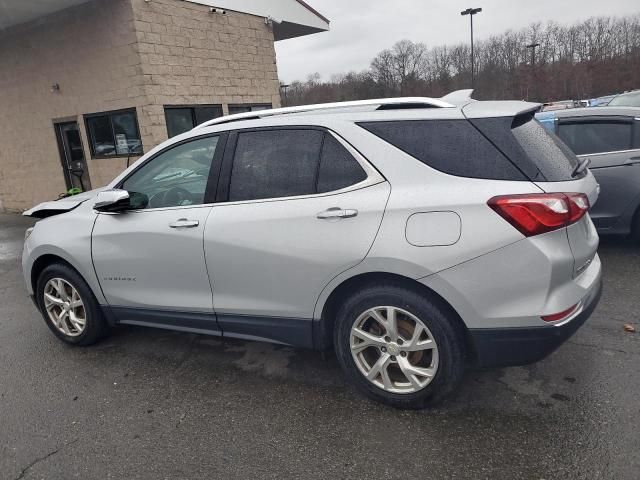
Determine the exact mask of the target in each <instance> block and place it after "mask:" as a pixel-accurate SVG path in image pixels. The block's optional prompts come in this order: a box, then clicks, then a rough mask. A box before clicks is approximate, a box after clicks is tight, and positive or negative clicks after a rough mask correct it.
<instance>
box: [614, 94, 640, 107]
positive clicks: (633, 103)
mask: <svg viewBox="0 0 640 480" xmlns="http://www.w3.org/2000/svg"><path fill="white" fill-rule="evenodd" d="M608 106H610V107H638V108H640V90H633V91H632V92H627V93H621V94H620V95H618V96H616V97H614V98H613V99H611V101H610V102H609V104H608Z"/></svg>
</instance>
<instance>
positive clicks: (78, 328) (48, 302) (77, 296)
mask: <svg viewBox="0 0 640 480" xmlns="http://www.w3.org/2000/svg"><path fill="white" fill-rule="evenodd" d="M36 295H37V297H36V298H37V301H38V306H39V307H40V311H41V313H42V316H43V317H44V320H45V322H46V323H47V325H48V327H49V328H50V329H51V331H52V332H53V333H54V334H55V335H56V336H57V337H58V338H60V339H61V340H63V341H65V342H67V343H70V344H72V345H91V344H93V343H95V342H97V341H98V340H100V339H101V338H102V337H104V336H105V335H106V334H107V333H108V326H107V323H106V321H105V319H104V316H103V314H102V311H101V310H100V307H99V305H98V302H97V301H96V299H95V297H94V296H93V293H92V292H91V289H90V288H89V285H87V283H86V282H85V281H84V279H83V278H82V277H81V276H80V275H79V274H78V273H77V272H76V271H75V270H73V269H72V268H70V267H68V266H67V265H63V264H53V265H50V266H48V267H47V268H45V269H44V270H43V271H42V273H41V274H40V277H39V278H38V284H37V288H36Z"/></svg>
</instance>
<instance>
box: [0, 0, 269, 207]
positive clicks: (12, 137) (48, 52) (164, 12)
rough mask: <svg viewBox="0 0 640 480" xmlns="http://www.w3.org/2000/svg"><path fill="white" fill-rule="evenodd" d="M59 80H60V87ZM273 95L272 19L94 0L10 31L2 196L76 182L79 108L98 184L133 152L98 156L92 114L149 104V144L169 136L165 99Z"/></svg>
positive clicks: (145, 130)
mask: <svg viewBox="0 0 640 480" xmlns="http://www.w3.org/2000/svg"><path fill="white" fill-rule="evenodd" d="M54 83H58V84H59V85H60V90H59V91H56V92H52V91H51V85H52V84H54ZM235 103H238V104H242V103H272V104H273V105H274V106H279V104H280V96H279V86H278V77H277V70H276V64H275V51H274V45H273V34H272V31H271V28H270V27H269V26H268V25H265V23H264V19H263V18H261V17H255V16H251V15H247V14H241V13H235V12H228V14H227V15H225V16H223V15H220V14H211V13H209V8H208V7H205V6H202V5H196V4H193V3H189V2H183V1H181V0H153V1H151V2H149V3H147V2H145V1H144V0H94V1H92V2H90V3H87V4H83V5H81V6H78V7H73V8H71V9H68V10H65V11H63V12H59V13H56V14H54V15H51V16H48V17H46V18H44V19H40V20H38V21H35V22H30V23H28V24H25V25H21V26H17V27H12V28H10V29H8V30H5V31H0V208H1V207H2V206H4V208H6V209H7V210H16V211H17V210H22V209H25V208H29V207H31V206H32V205H34V204H36V203H38V202H41V201H44V200H49V199H52V198H55V197H56V196H57V195H58V194H59V193H60V192H63V191H64V190H65V189H66V186H65V183H64V176H63V173H62V166H61V162H60V157H59V153H58V147H57V142H56V137H55V131H54V128H53V123H54V120H59V119H64V120H69V119H76V120H77V121H78V124H79V126H80V130H81V135H82V140H83V143H84V149H85V157H86V158H87V164H88V167H89V175H90V178H91V183H92V186H93V187H94V188H96V187H99V186H102V185H105V184H107V183H108V182H109V181H111V180H112V179H113V178H114V177H115V176H116V175H117V174H118V173H119V172H121V171H122V169H123V168H124V166H125V162H126V159H122V158H117V159H91V158H90V153H89V148H88V141H87V136H86V131H85V126H84V120H83V117H82V115H83V114H88V113H95V112H101V111H107V110H117V109H121V108H132V107H137V113H138V123H139V125H140V132H141V136H142V141H143V146H144V150H145V151H148V150H150V149H151V148H153V147H154V146H156V145H157V144H158V143H160V142H162V141H164V140H166V138H167V132H166V124H165V117H164V108H163V106H164V105H180V104H221V105H223V109H224V111H225V113H226V112H227V111H228V108H227V106H228V105H229V104H235Z"/></svg>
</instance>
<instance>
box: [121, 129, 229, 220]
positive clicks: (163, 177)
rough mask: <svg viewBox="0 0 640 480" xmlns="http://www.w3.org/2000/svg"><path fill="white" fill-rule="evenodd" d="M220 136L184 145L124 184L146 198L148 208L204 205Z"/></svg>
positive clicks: (135, 174)
mask: <svg viewBox="0 0 640 480" xmlns="http://www.w3.org/2000/svg"><path fill="white" fill-rule="evenodd" d="M217 144H218V137H206V138H201V139H198V140H194V141H191V142H188V143H183V144H180V145H178V146H176V147H173V148H172V149H170V150H167V151H165V152H163V153H161V154H160V155H158V156H157V157H155V158H153V159H152V160H150V161H149V162H148V163H146V164H144V165H143V166H141V167H140V168H139V169H138V170H136V171H135V172H134V173H133V174H131V176H129V177H128V178H127V179H126V180H125V181H124V182H123V183H122V186H121V188H123V189H125V190H127V191H128V192H130V193H138V194H143V195H145V196H146V197H147V198H148V200H149V203H148V205H147V208H162V207H179V206H188V205H201V204H202V203H204V196H205V191H206V188H207V182H208V179H209V170H211V164H212V162H213V156H214V154H215V151H216V146H217Z"/></svg>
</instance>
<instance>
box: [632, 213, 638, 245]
mask: <svg viewBox="0 0 640 480" xmlns="http://www.w3.org/2000/svg"><path fill="white" fill-rule="evenodd" d="M631 238H632V239H633V240H634V241H635V242H636V243H640V209H639V210H638V211H637V212H636V214H635V215H634V216H633V222H632V223H631Z"/></svg>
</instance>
